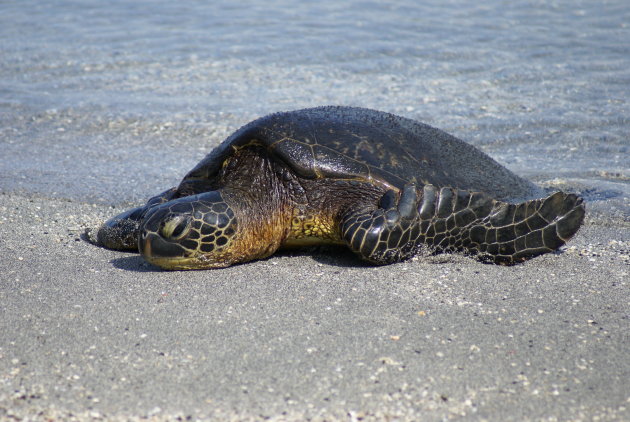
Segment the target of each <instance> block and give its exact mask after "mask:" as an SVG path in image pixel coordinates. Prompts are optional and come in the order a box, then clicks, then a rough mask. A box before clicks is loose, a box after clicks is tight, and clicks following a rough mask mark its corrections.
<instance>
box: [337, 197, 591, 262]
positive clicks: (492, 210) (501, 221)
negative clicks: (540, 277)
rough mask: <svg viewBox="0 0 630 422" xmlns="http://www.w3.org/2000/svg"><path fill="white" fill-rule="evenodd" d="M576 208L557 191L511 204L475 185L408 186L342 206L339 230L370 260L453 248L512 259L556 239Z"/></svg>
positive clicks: (570, 225) (578, 219) (572, 228)
mask: <svg viewBox="0 0 630 422" xmlns="http://www.w3.org/2000/svg"><path fill="white" fill-rule="evenodd" d="M418 197H420V199H418ZM584 212H585V210H584V204H583V202H582V199H581V198H579V197H577V196H576V195H573V194H566V193H562V192H557V193H555V194H553V195H551V196H549V197H547V198H545V199H536V200H533V201H527V202H524V203H521V204H518V205H515V204H508V203H505V202H500V201H496V200H494V199H492V198H490V197H488V196H487V195H485V194H483V193H480V192H472V193H471V192H466V191H460V190H456V189H452V188H442V189H441V190H439V191H438V190H437V189H436V188H435V187H434V186H431V185H426V186H424V188H423V190H422V191H421V192H418V191H417V190H416V188H415V187H414V186H411V185H409V186H406V187H405V189H404V190H403V192H402V193H401V196H400V200H397V198H396V194H395V193H394V192H393V191H388V192H387V193H386V194H385V195H384V196H383V199H382V200H381V204H380V207H378V208H372V209H370V207H364V208H362V209H360V210H359V211H356V210H351V211H349V212H348V213H347V214H346V215H345V216H344V217H343V220H342V223H341V232H342V236H343V238H344V239H345V240H346V242H347V244H348V246H349V247H350V248H351V249H352V250H353V251H354V252H355V253H357V254H358V255H359V256H360V257H361V258H363V259H365V260H367V261H370V262H373V263H375V264H390V263H392V262H398V261H402V260H404V259H408V258H410V257H412V256H414V255H417V254H420V253H421V252H425V253H426V252H455V251H459V252H464V253H466V254H469V255H474V256H476V257H477V258H479V259H480V260H483V261H491V262H495V263H498V264H514V263H517V262H521V261H524V260H526V259H528V258H533V257H535V256H538V255H541V254H544V253H548V252H552V251H554V250H556V249H557V248H559V247H560V246H562V245H564V244H565V243H566V242H567V240H569V239H570V238H571V237H572V236H573V235H574V234H575V233H576V232H577V230H578V229H579V227H580V225H581V224H582V221H583V219H584Z"/></svg>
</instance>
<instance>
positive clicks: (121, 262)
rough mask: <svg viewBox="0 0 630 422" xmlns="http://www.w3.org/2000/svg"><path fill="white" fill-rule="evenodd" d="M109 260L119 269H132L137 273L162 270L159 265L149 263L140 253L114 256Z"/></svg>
mask: <svg viewBox="0 0 630 422" xmlns="http://www.w3.org/2000/svg"><path fill="white" fill-rule="evenodd" d="M109 262H110V263H111V264H112V265H113V266H114V267H116V268H118V269H120V270H125V271H133V272H137V273H157V272H161V271H164V270H162V269H161V268H159V267H156V266H154V265H151V264H149V263H148V262H147V261H145V260H144V258H142V257H141V256H140V255H133V256H124V257H122V258H114V259H112V260H111V261H109Z"/></svg>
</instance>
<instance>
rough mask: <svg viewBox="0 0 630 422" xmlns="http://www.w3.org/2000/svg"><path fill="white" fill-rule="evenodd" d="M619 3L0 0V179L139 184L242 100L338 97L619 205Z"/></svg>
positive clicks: (56, 189) (627, 119) (246, 104)
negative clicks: (427, 128) (417, 124)
mask: <svg viewBox="0 0 630 422" xmlns="http://www.w3.org/2000/svg"><path fill="white" fill-rule="evenodd" d="M626 3H627V2H625V1H622V0H619V1H609V2H604V3H600V2H596V3H594V2H586V1H585V2H580V1H578V2H575V1H566V2H565V1H559V2H538V1H520V2H510V3H507V4H506V3H505V2H500V1H498V0H490V1H489V2H484V4H483V5H481V4H475V3H471V2H463V1H429V2H421V4H418V2H414V1H408V2H396V4H382V3H381V2H376V1H374V2H372V1H359V0H356V1H350V2H333V1H320V2H317V3H306V2H301V3H296V2H289V1H275V2H256V1H250V2H239V3H238V5H235V4H234V3H233V2H227V1H216V2H211V3H206V2H183V3H182V2H167V1H140V2H131V3H130V2H125V1H114V2H74V1H59V2H54V3H51V4H43V3H41V2H36V1H21V2H14V3H12V4H2V5H0V16H1V17H0V21H1V22H0V23H1V24H0V36H1V39H2V40H3V42H2V44H1V45H0V57H1V59H0V146H1V148H2V151H3V152H2V155H3V159H2V160H1V161H0V190H8V191H10V190H16V189H21V190H25V191H27V192H34V193H41V194H45V195H58V196H61V197H70V198H85V199H86V200H103V201H107V202H121V201H133V200H141V199H143V198H145V197H146V196H147V195H148V194H152V193H155V192H157V191H161V190H163V189H164V188H166V187H169V186H171V185H172V184H174V183H177V181H178V180H179V178H180V177H181V176H182V175H183V174H184V173H185V172H186V171H187V170H188V169H189V168H191V167H192V166H193V165H194V164H195V163H196V162H197V161H198V160H199V159H200V158H201V157H203V155H204V154H205V153H206V152H208V151H209V150H210V149H211V148H212V146H214V145H216V144H217V143H218V142H220V141H221V140H222V139H223V138H224V137H225V136H226V135H228V134H229V133H230V132H231V131H233V130H235V129H236V128H237V127H238V126H240V125H241V124H244V123H246V122H247V121H249V120H251V119H253V118H255V117H257V116H260V115H263V114H267V113H270V112H274V111H277V110H287V109H295V108H301V107H307V106H315V105H322V104H345V105H357V106H364V107H371V108H376V109H380V110H385V111H390V112H394V113H397V114H401V115H404V116H407V117H411V118H415V119H418V120H421V121H424V122H426V123H429V124H432V125H434V126H437V127H440V128H442V129H444V130H446V131H448V132H450V133H453V134H455V135H457V136H459V137H461V138H463V139H465V140H467V141H469V142H471V143H473V144H475V145H477V146H479V147H480V148H482V149H483V150H484V151H486V152H488V153H489V154H490V155H492V156H493V157H495V158H496V159H498V160H499V161H500V162H502V163H503V164H505V165H506V166H508V167H509V168H511V169H512V170H514V171H516V172H518V173H519V174H522V175H524V176H526V177H529V178H532V179H533V180H535V181H536V182H538V183H541V184H543V185H546V186H557V187H561V188H565V189H573V190H578V191H580V192H582V193H583V194H585V195H586V197H587V199H589V201H590V202H592V204H593V205H592V206H593V207H594V209H597V210H599V211H601V212H603V213H612V214H613V215H615V216H621V218H622V219H625V220H627V219H628V218H629V217H628V216H629V215H630V158H629V157H630V139H629V133H630V115H629V113H628V99H629V98H630V25H629V24H628V22H630V7H628V6H627V4H626Z"/></svg>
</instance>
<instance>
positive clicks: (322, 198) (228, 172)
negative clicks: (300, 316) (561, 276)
mask: <svg viewBox="0 0 630 422" xmlns="http://www.w3.org/2000/svg"><path fill="white" fill-rule="evenodd" d="M541 192H542V191H541V190H540V189H539V188H537V187H536V186H535V185H533V184H532V183H530V182H528V181H526V180H524V179H522V178H520V177H519V176H517V175H515V174H513V173H512V172H510V171H509V170H507V169H506V168H504V167H502V166H501V165H499V164H498V163H497V162H496V161H494V160H493V159H492V158H490V157H489V156H487V155H486V154H484V153H482V152H481V151H479V150H477V149H476V148H474V147H473V146H471V145H469V144H467V143H465V142H463V141H461V140H459V139H457V138H455V137H453V136H451V135H449V134H447V133H445V132H443V131H441V130H439V129H435V128H433V127H431V126H428V125H425V124H422V123H419V122H416V121H414V120H410V119H407V118H403V117H399V116H395V115H393V114H389V113H385V112H381V111H375V110H369V109H363V108H353V107H317V108H310V109H304V110H297V111H290V112H283V113H276V114H272V115H269V116H266V117H262V118H260V119H258V120H255V121H253V122H251V123H249V124H247V125H245V126H243V127H242V128H240V129H239V130H238V131H236V132H235V133H234V134H233V135H231V136H230V137H228V138H227V139H226V140H225V141H224V142H223V143H222V144H220V145H219V146H218V147H217V148H215V149H214V150H213V151H212V152H211V153H210V154H209V155H207V156H206V157H205V158H204V159H203V160H202V161H201V162H200V163H199V164H197V166H196V167H195V168H193V169H192V170H191V171H190V172H189V173H188V174H187V175H186V176H185V177H184V179H183V180H182V182H181V183H180V184H179V186H178V187H176V188H172V189H169V190H167V191H166V192H163V193H162V194H160V195H158V196H156V197H154V198H152V199H150V200H149V201H148V202H147V203H146V205H144V206H141V207H138V208H134V209H131V210H129V211H126V212H124V213H122V214H120V215H118V216H116V217H113V218H112V219H110V220H109V221H107V222H106V223H105V224H104V225H103V226H102V227H101V228H100V229H99V230H98V232H97V236H96V241H97V243H98V244H100V245H102V246H105V247H108V248H113V249H137V250H139V251H140V253H141V254H142V255H143V256H144V257H145V258H146V259H147V261H149V262H150V263H152V264H155V265H158V266H160V267H162V268H165V269H203V268H217V267H227V266H229V265H232V264H236V263H241V262H246V261H250V260H254V259H259V258H265V257H268V256H269V255H271V254H273V253H274V252H275V251H276V250H278V249H279V248H283V247H293V246H300V245H313V244H322V243H333V244H345V245H347V246H348V247H349V248H350V249H351V250H352V251H354V252H355V253H356V254H358V255H359V256H360V257H361V258H363V259H364V260H367V261H369V262H372V263H375V264H389V263H394V262H399V261H402V260H405V259H407V258H410V257H412V256H414V255H418V254H427V253H437V252H452V251H461V252H464V253H466V254H470V255H474V256H476V257H478V258H479V259H481V260H484V261H490V262H494V263H501V264H513V263H516V262H520V261H523V260H525V259H527V258H531V257H534V256H537V255H540V254H544V253H547V252H551V251H553V250H555V249H557V248H558V247H560V246H561V245H563V244H564V243H565V242H566V241H567V240H568V239H569V238H571V237H572V236H573V235H574V234H575V233H576V231H577V230H578V228H579V227H580V225H581V224H582V220H583V218H584V204H583V203H582V199H581V198H580V197H578V196H576V195H575V194H567V193H562V192H557V193H554V194H552V195H550V196H548V197H547V198H544V199H532V198H534V197H536V195H539V194H540V193H541ZM515 200H518V201H522V200H526V201H525V202H520V203H515V202H514V201H515ZM518 201H517V202H518Z"/></svg>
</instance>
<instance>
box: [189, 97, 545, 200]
mask: <svg viewBox="0 0 630 422" xmlns="http://www.w3.org/2000/svg"><path fill="white" fill-rule="evenodd" d="M253 145H257V146H263V147H265V148H266V149H267V150H268V151H269V153H270V155H271V156H272V157H274V158H277V159H279V160H281V161H283V162H284V163H285V164H286V165H288V166H289V168H291V169H292V170H293V171H295V172H296V173H297V174H298V175H300V176H301V177H305V178H312V179H316V178H341V179H355V180H362V181H367V182H369V183H374V184H378V185H382V186H383V187H385V188H394V189H402V187H403V186H404V185H405V184H408V183H415V184H416V185H418V186H422V185H424V184H432V185H435V186H437V187H444V186H450V187H455V188H459V189H465V190H471V191H483V192H486V193H487V194H490V195H492V196H493V197H495V198H497V199H502V200H508V199H517V198H518V199H524V198H529V197H532V196H536V195H537V194H538V193H539V191H538V189H537V188H536V186H535V185H533V184H532V183H531V182H528V181H526V180H524V179H522V178H521V177H519V176H517V175H515V174H514V173H512V172H511V171H509V170H507V169H506V168H505V167H503V166H501V165H500V164H498V163H497V162H496V161H494V160H493V159H492V158H490V157H489V156H488V155H486V154H484V153H483V152H481V151H479V150H478V149H476V148H475V147H473V146H472V145H469V144H467V143H466V142H464V141H462V140H460V139H457V138H455V137H454V136H451V135H449V134H447V133H446V132H444V131H442V130H439V129H436V128H433V127H431V126H429V125H426V124H423V123H419V122H416V121H414V120H411V119H407V118H404V117H400V116H396V115H393V114H389V113H385V112H381V111H375V110H369V109H364V108H354V107H339V106H329V107H317V108H309V109H303V110H297V111H290V112H281V113H275V114H271V115H269V116H265V117H262V118H260V119H257V120H254V121H253V122H251V123H249V124H247V125H245V126H243V127H242V128H240V129H239V130H237V131H236V132H235V133H234V134H232V135H231V136H230V137H228V138H227V139H226V140H225V141H224V142H223V143H221V144H220V145H219V146H218V147H217V148H215V149H214V150H213V151H212V152H211V153H210V154H208V155H207V156H206V157H205V158H204V159H203V160H202V161H201V162H200V163H199V164H198V165H197V166H196V167H195V168H194V169H193V170H191V171H190V172H189V173H188V175H186V177H185V178H184V181H186V180H187V179H199V178H205V179H212V178H214V177H215V176H216V174H217V173H218V172H219V170H220V169H221V166H222V165H223V163H224V162H225V160H226V159H227V158H228V157H230V156H231V155H232V154H233V153H234V152H235V151H237V150H239V149H241V148H247V147H249V146H253Z"/></svg>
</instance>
